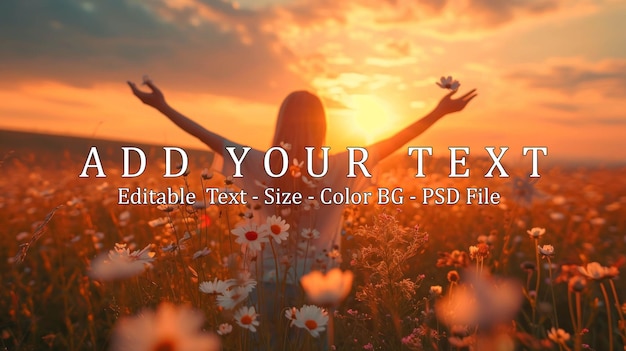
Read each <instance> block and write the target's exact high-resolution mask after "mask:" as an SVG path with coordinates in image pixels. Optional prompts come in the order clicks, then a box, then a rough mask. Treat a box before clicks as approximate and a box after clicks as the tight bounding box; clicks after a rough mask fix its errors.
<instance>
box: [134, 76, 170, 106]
mask: <svg viewBox="0 0 626 351" xmlns="http://www.w3.org/2000/svg"><path fill="white" fill-rule="evenodd" d="M127 83H128V86H130V89H131V90H132V91H133V94H135V96H136V97H138V98H139V100H141V102H143V103H144V104H146V105H150V106H152V107H154V108H156V109H157V110H158V109H160V108H163V107H165V106H167V103H166V102H165V97H164V96H163V93H162V92H161V90H159V88H157V87H156V85H154V84H153V83H152V81H151V80H146V81H145V82H144V84H146V85H147V86H148V88H150V90H151V92H149V93H147V92H144V91H141V90H139V89H138V88H137V85H135V83H133V82H131V81H128V82H127Z"/></svg>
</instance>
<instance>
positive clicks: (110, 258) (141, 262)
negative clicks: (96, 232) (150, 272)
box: [91, 244, 155, 280]
mask: <svg viewBox="0 0 626 351" xmlns="http://www.w3.org/2000/svg"><path fill="white" fill-rule="evenodd" d="M150 246H151V245H147V246H146V247H144V248H143V249H142V250H137V251H133V252H132V253H131V252H130V250H129V249H128V248H127V247H126V244H115V248H114V249H113V250H110V251H109V253H108V255H107V256H102V255H101V256H99V257H97V258H95V259H94V260H93V262H92V266H91V268H92V271H91V275H92V277H94V278H96V279H100V280H112V279H124V278H129V277H133V276H136V275H138V274H141V273H143V272H144V271H145V270H146V268H150V267H152V262H153V261H154V255H155V253H154V252H152V251H150Z"/></svg>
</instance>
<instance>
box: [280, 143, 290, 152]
mask: <svg viewBox="0 0 626 351" xmlns="http://www.w3.org/2000/svg"><path fill="white" fill-rule="evenodd" d="M280 147H282V148H283V149H285V150H286V151H289V150H291V144H289V143H286V142H284V141H281V142H280Z"/></svg>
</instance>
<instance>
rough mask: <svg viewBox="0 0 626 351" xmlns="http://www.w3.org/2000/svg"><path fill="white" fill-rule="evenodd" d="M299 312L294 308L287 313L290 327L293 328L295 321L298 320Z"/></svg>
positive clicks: (286, 316)
mask: <svg viewBox="0 0 626 351" xmlns="http://www.w3.org/2000/svg"><path fill="white" fill-rule="evenodd" d="M297 311H298V309H297V308H295V307H292V308H289V309H287V310H286V311H285V318H287V319H288V320H289V326H290V327H291V326H293V323H294V321H295V320H296V312H297Z"/></svg>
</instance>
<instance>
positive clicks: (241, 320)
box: [235, 306, 259, 333]
mask: <svg viewBox="0 0 626 351" xmlns="http://www.w3.org/2000/svg"><path fill="white" fill-rule="evenodd" d="M258 316H259V315H258V314H256V310H255V309H254V306H250V307H246V306H243V307H241V308H240V309H238V310H237V312H235V322H237V324H239V326H240V327H242V328H245V329H248V330H250V331H251V332H253V333H255V332H256V327H258V326H259V321H258V320H257V317H258Z"/></svg>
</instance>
